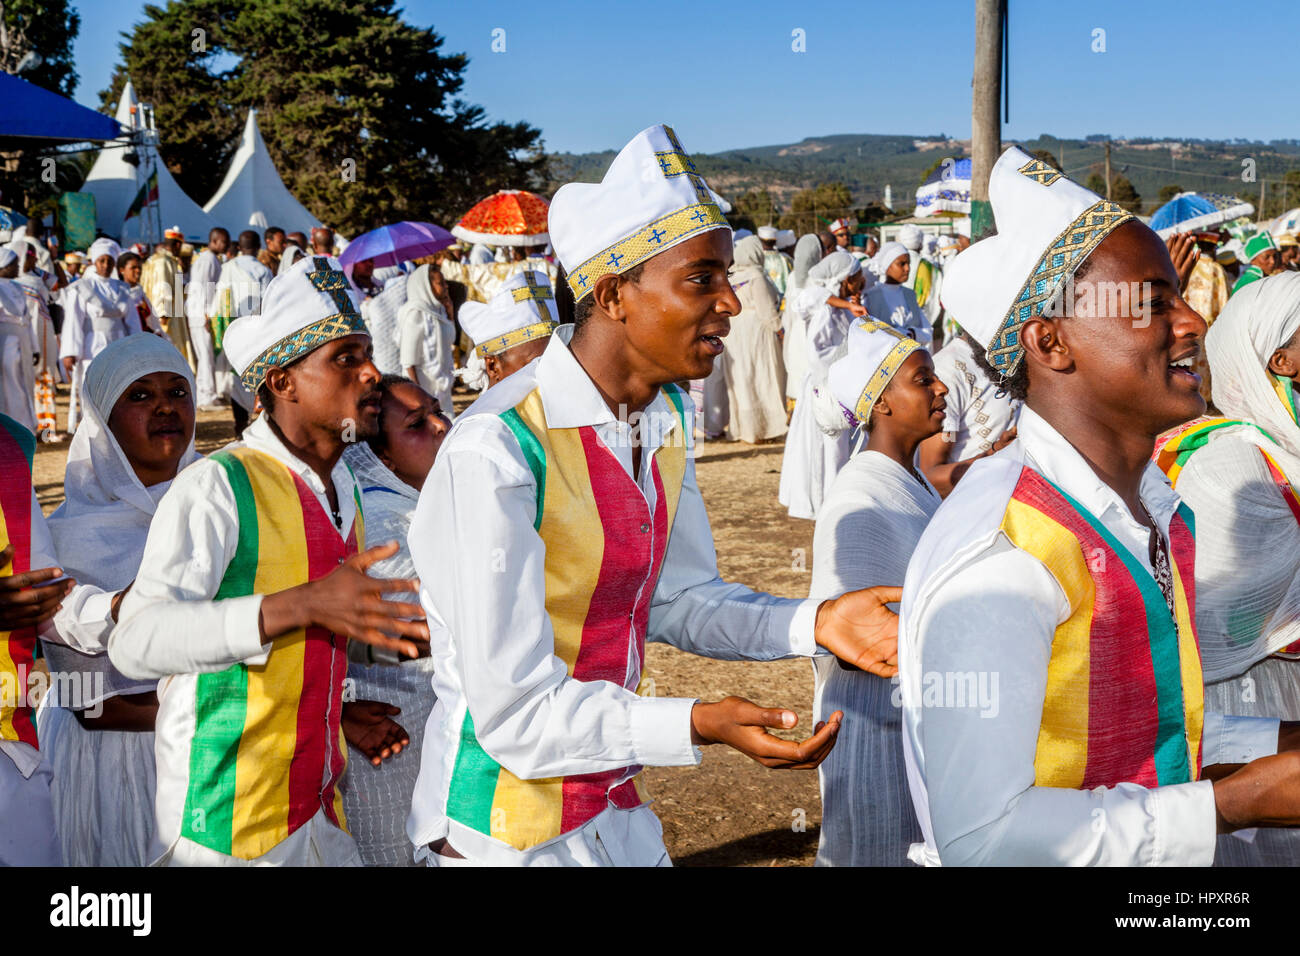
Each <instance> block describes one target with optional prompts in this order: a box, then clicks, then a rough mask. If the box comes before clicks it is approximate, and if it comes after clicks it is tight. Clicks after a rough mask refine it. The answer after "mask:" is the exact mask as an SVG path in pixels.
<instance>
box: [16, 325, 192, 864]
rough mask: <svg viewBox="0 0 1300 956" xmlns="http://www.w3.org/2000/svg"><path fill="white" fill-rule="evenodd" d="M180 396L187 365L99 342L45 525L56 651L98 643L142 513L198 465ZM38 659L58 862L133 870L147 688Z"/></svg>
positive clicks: (144, 804) (146, 769) (144, 790)
mask: <svg viewBox="0 0 1300 956" xmlns="http://www.w3.org/2000/svg"><path fill="white" fill-rule="evenodd" d="M193 394H194V379H193V377H192V375H191V373H190V367H189V364H188V363H187V362H186V361H185V359H184V357H183V356H182V355H181V354H180V353H179V352H178V351H176V347H175V346H174V345H172V344H171V342H170V341H169V340H167V339H165V338H162V337H161V336H156V335H133V336H130V337H129V338H126V339H120V340H118V341H116V342H113V343H111V344H110V345H108V346H107V347H106V348H104V349H103V351H101V352H100V353H99V354H98V355H97V356H96V357H95V360H94V361H93V362H91V363H90V367H89V368H88V369H87V370H86V380H85V383H84V386H83V389H82V399H83V412H84V418H83V420H82V423H81V427H80V428H78V429H77V433H76V435H75V436H74V438H73V440H72V446H71V448H70V449H69V452H68V464H67V471H66V474H65V476H64V495H65V497H64V501H63V504H61V505H59V507H58V509H57V510H56V511H55V512H54V514H52V515H51V516H50V518H49V521H48V524H49V528H50V534H51V536H52V537H53V539H54V547H55V551H56V553H57V554H58V557H59V562H60V564H62V566H63V568H64V570H65V571H66V572H67V574H68V575H70V576H71V577H72V578H74V579H75V580H76V581H77V586H76V587H75V588H74V589H73V591H72V593H71V594H70V595H69V596H68V598H67V600H65V601H64V603H63V608H62V609H61V610H60V611H59V613H58V614H57V615H55V617H54V627H55V629H56V630H57V631H58V632H59V634H60V636H61V637H62V638H63V639H64V640H67V641H68V642H69V643H74V644H76V645H78V646H80V647H92V646H99V647H105V646H106V645H107V641H108V637H109V635H110V634H111V633H112V630H113V627H114V626H115V624H116V618H117V607H118V604H119V603H120V602H121V597H122V595H123V593H124V589H125V588H127V587H129V585H130V584H131V582H132V581H133V580H134V579H135V576H136V572H137V570H138V569H139V566H140V558H141V555H142V554H143V553H144V544H145V538H146V537H147V536H148V533H149V523H150V521H151V520H152V519H153V514H154V508H155V507H156V506H157V503H158V502H159V501H160V500H161V499H162V496H163V494H164V493H165V492H166V491H167V489H168V488H169V487H170V486H171V482H172V479H173V478H174V477H175V476H176V474H177V473H178V472H179V471H180V470H181V469H182V468H185V467H186V466H188V465H190V464H191V463H193V462H194V461H196V460H198V457H199V456H198V455H197V454H196V453H195V451H194V399H193ZM196 557H197V556H196ZM44 648H45V657H46V660H47V661H48V663H49V667H50V672H51V674H52V675H57V676H54V677H53V678H52V680H51V689H50V693H49V694H47V695H46V697H45V699H44V700H43V701H42V703H41V706H40V709H39V711H38V714H37V728H38V731H39V733H40V739H41V749H42V750H43V751H44V752H45V753H46V754H47V755H48V756H49V760H50V763H51V765H52V767H53V770H54V787H53V791H54V792H53V796H54V813H55V819H56V820H57V821H58V824H59V837H60V840H61V842H62V845H63V861H64V863H65V864H67V865H68V866H144V865H146V864H148V863H149V855H148V854H149V843H150V838H151V837H152V834H153V827H154V788H155V780H156V778H155V766H154V734H153V724H154V717H155V716H156V714H157V710H158V698H157V695H156V693H155V687H156V682H154V681H135V680H130V679H129V678H126V677H124V676H123V675H122V674H121V673H120V672H119V671H118V670H117V669H116V668H114V667H113V665H112V664H111V663H109V660H108V655H107V654H106V653H99V654H95V655H90V654H83V653H80V652H78V651H75V650H72V649H71V648H68V647H64V646H62V645H59V644H55V643H49V642H47V643H45V644H44Z"/></svg>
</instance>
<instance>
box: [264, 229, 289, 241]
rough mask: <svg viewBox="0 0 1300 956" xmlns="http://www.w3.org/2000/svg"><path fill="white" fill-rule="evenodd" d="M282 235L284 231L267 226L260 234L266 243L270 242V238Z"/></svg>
mask: <svg viewBox="0 0 1300 956" xmlns="http://www.w3.org/2000/svg"><path fill="white" fill-rule="evenodd" d="M283 235H284V230H283V229H281V228H280V227H279V226H267V227H266V232H264V233H262V238H264V239H265V240H266V241H267V242H270V241H271V237H272V236H283Z"/></svg>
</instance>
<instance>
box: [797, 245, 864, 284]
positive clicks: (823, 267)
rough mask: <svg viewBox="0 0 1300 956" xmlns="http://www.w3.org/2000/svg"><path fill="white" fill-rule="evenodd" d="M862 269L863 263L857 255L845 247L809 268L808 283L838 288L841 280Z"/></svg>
mask: <svg viewBox="0 0 1300 956" xmlns="http://www.w3.org/2000/svg"><path fill="white" fill-rule="evenodd" d="M861 271H862V263H861V262H859V261H858V259H857V257H856V256H854V255H852V254H851V253H848V252H845V251H844V250H843V249H837V250H835V251H834V252H832V253H831V254H830V255H828V256H827V257H826V258H825V259H823V260H822V261H821V262H819V263H817V265H815V266H813V267H812V268H811V269H809V270H808V285H810V286H811V285H815V286H819V287H820V288H823V289H832V290H837V289H839V287H840V283H841V282H843V281H844V280H845V279H847V278H849V276H853V275H857V274H858V273H859V272H861ZM833 294H838V293H837V292H836V293H833Z"/></svg>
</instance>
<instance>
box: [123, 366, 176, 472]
mask: <svg viewBox="0 0 1300 956" xmlns="http://www.w3.org/2000/svg"><path fill="white" fill-rule="evenodd" d="M108 430H109V431H111V432H112V433H113V437H114V438H116V439H117V443H118V445H119V446H121V448H122V453H123V454H125V455H126V460H127V461H129V462H130V463H131V468H132V469H133V470H134V471H135V475H136V477H137V478H139V479H140V483H141V484H142V485H144V486H145V487H146V488H148V487H150V486H151V485H156V484H160V483H161V482H164V481H171V480H172V479H173V478H175V477H176V468H177V466H178V465H179V464H180V460H181V456H182V455H184V454H185V449H186V448H188V447H189V445H190V442H191V441H192V440H193V439H194V396H193V395H192V394H191V392H190V384H189V382H187V381H186V380H185V377H184V376H183V375H177V374H176V373H175V372H153V373H152V374H150V375H144V376H141V377H140V378H138V379H136V380H135V381H134V382H132V383H131V384H130V385H128V386H127V387H126V390H125V391H124V392H122V394H121V395H120V396H119V397H118V399H117V401H116V402H114V403H113V410H112V411H111V412H110V413H109V416H108Z"/></svg>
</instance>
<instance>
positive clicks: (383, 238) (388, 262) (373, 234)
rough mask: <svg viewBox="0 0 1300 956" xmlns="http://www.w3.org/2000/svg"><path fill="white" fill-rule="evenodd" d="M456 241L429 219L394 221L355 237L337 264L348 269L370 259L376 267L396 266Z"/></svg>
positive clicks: (438, 250)
mask: <svg viewBox="0 0 1300 956" xmlns="http://www.w3.org/2000/svg"><path fill="white" fill-rule="evenodd" d="M455 242H456V240H455V239H454V238H453V237H452V234H451V233H449V232H448V231H447V230H446V229H444V228H442V226H435V225H434V224H433V223H431V222H395V223H393V224H392V225H388V226H380V227H379V228H378V229H371V230H370V231H369V232H367V233H362V234H361V235H359V236H357V237H356V238H355V239H353V240H352V241H351V242H349V243H348V246H347V248H346V249H344V250H343V252H342V253H341V254H340V255H339V263H340V265H342V266H344V267H345V268H347V269H351V267H352V266H353V265H355V264H356V263H358V262H360V261H361V260H362V259H373V260H374V261H375V266H376V268H378V267H381V266H395V265H397V264H398V263H399V262H407V261H409V260H411V259H418V258H420V257H421V256H431V255H433V254H434V253H435V252H441V251H442V250H443V249H446V248H447V247H448V246H450V245H453V244H455Z"/></svg>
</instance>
